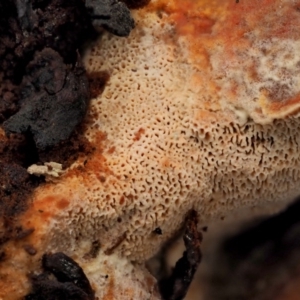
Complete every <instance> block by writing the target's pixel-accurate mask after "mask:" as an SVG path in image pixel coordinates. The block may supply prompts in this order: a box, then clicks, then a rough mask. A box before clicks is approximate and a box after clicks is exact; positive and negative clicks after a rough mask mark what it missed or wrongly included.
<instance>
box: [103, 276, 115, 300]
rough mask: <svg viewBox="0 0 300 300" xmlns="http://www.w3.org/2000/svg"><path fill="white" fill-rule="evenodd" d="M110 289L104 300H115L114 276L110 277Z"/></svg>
mask: <svg viewBox="0 0 300 300" xmlns="http://www.w3.org/2000/svg"><path fill="white" fill-rule="evenodd" d="M108 280H109V283H108V288H107V291H106V293H105V295H104V296H103V299H105V300H114V299H115V293H114V290H115V280H114V277H113V276H112V275H108Z"/></svg>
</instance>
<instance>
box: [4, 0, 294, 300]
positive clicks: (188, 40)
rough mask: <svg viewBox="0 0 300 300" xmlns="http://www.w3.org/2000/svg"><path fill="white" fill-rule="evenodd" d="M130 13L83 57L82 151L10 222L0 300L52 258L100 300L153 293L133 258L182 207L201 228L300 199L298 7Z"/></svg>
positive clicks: (275, 4) (224, 6) (142, 256)
mask: <svg viewBox="0 0 300 300" xmlns="http://www.w3.org/2000/svg"><path fill="white" fill-rule="evenodd" d="M133 16H134V19H135V28H134V29H133V31H132V32H131V34H130V36H129V37H128V38H126V39H124V38H121V37H115V36H113V35H111V34H109V33H103V35H102V36H101V38H100V39H99V40H98V42H96V43H94V44H93V46H91V47H90V49H88V51H87V53H86V56H85V62H84V63H85V68H86V70H87V73H88V75H89V76H90V77H92V78H93V81H92V86H91V90H92V95H93V96H94V98H93V99H91V101H90V106H89V108H88V113H87V117H86V118H85V121H84V124H83V127H84V131H83V133H82V136H83V137H84V138H86V140H87V141H88V142H89V144H90V148H89V149H91V150H90V151H89V152H87V153H85V152H82V153H81V154H80V155H79V157H78V158H77V160H76V161H75V162H74V163H73V164H72V165H71V166H70V167H68V168H67V169H66V170H64V172H63V174H62V175H61V176H60V177H58V178H55V179H54V181H51V182H47V183H45V184H43V185H40V186H39V187H38V188H36V189H35V191H34V194H33V196H32V203H31V204H30V206H29V207H28V209H27V210H26V211H25V212H24V213H23V214H22V215H20V216H19V219H18V222H19V225H20V228H23V230H27V229H34V230H31V232H30V233H29V234H27V235H25V236H24V237H22V238H20V239H18V240H13V241H6V243H4V244H3V245H2V246H1V251H2V252H1V253H5V255H4V256H3V259H2V261H1V262H0V298H2V299H5V300H7V299H19V298H20V297H23V296H24V295H25V294H28V293H30V289H31V282H30V279H29V277H30V276H29V277H28V274H29V273H31V272H40V273H41V257H42V256H43V255H44V254H46V255H49V253H56V252H63V253H64V254H66V255H68V256H69V257H71V258H72V259H73V260H75V261H76V263H77V264H78V265H79V266H80V267H81V268H82V269H83V271H84V273H85V275H86V277H87V278H88V280H89V282H90V285H91V288H92V289H93V290H94V291H95V296H96V297H98V299H115V300H121V299H122V300H126V299H159V297H160V296H159V295H158V292H157V288H156V285H155V280H154V279H153V278H152V277H151V275H150V274H148V273H147V271H146V269H145V268H144V265H143V264H144V262H145V261H146V260H147V259H148V258H150V257H151V256H152V255H153V254H155V253H156V252H157V251H158V250H159V248H160V246H161V245H162V244H163V243H164V242H165V241H167V240H168V239H169V238H170V237H172V236H173V235H174V234H175V233H176V232H177V231H178V230H179V229H180V228H181V227H182V226H183V222H184V219H185V216H186V214H187V212H188V211H189V210H191V209H194V210H196V211H197V213H198V216H199V225H200V226H201V225H202V226H203V225H205V224H207V222H209V221H213V220H215V219H216V218H218V219H219V218H221V217H224V216H226V214H227V213H228V212H229V211H231V210H236V209H239V208H241V207H247V208H248V209H249V213H250V211H251V209H252V208H254V207H255V206H265V207H266V208H267V209H268V208H270V207H271V206H272V204H273V203H276V202H281V201H284V202H288V201H289V200H291V199H292V198H294V197H295V196H296V195H297V194H299V193H300V185H299V182H300V155H299V149H298V145H300V131H299V130H298V127H299V124H300V121H299V107H300V72H299V71H300V58H299V53H300V32H299V30H297V29H298V28H299V26H300V2H299V1H292V0H284V1H282V0H272V1H270V0H251V1H248V0H240V1H238V2H236V1H235V0H186V1H177V0H152V2H150V3H149V4H147V5H146V6H145V7H143V8H140V9H138V10H136V11H134V13H133ZM97 76H98V77H97ZM95 78H96V79H97V78H98V79H99V80H96V79H95ZM103 78H105V82H106V84H105V86H104V88H103V80H102V79H103ZM97 90H98V91H99V92H98V95H97ZM156 228H161V231H162V233H163V234H153V231H154V230H155V229H156ZM94 245H97V247H96V248H97V249H96V250H95V246H94ZM24 247H25V248H24ZM30 247H31V248H30ZM26 249H34V254H30V253H28V251H26ZM30 252H31V253H33V252H32V251H30Z"/></svg>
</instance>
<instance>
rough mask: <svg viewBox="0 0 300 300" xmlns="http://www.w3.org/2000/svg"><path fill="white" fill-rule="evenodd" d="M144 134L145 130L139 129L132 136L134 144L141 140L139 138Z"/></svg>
mask: <svg viewBox="0 0 300 300" xmlns="http://www.w3.org/2000/svg"><path fill="white" fill-rule="evenodd" d="M144 133H145V129H144V128H140V129H139V130H138V131H137V132H136V133H135V134H134V138H133V140H134V141H135V142H136V141H139V140H140V139H141V136H142V134H144Z"/></svg>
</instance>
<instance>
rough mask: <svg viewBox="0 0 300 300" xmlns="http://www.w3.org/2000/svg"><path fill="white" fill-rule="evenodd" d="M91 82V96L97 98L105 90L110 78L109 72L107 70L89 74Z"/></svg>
mask: <svg viewBox="0 0 300 300" xmlns="http://www.w3.org/2000/svg"><path fill="white" fill-rule="evenodd" d="M87 76H88V80H89V84H90V95H91V98H96V97H97V96H99V95H101V94H102V92H103V91H104V88H105V84H106V82H107V81H108V80H109V73H108V72H105V71H100V72H93V73H89V74H87Z"/></svg>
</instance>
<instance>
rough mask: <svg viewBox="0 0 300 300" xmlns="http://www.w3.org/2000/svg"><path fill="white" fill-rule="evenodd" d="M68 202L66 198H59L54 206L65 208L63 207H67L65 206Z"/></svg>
mask: <svg viewBox="0 0 300 300" xmlns="http://www.w3.org/2000/svg"><path fill="white" fill-rule="evenodd" d="M69 204H70V202H69V201H68V200H66V199H61V200H59V201H58V202H57V203H56V207H57V208H58V209H61V210H63V209H65V208H67V207H68V206H69Z"/></svg>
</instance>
